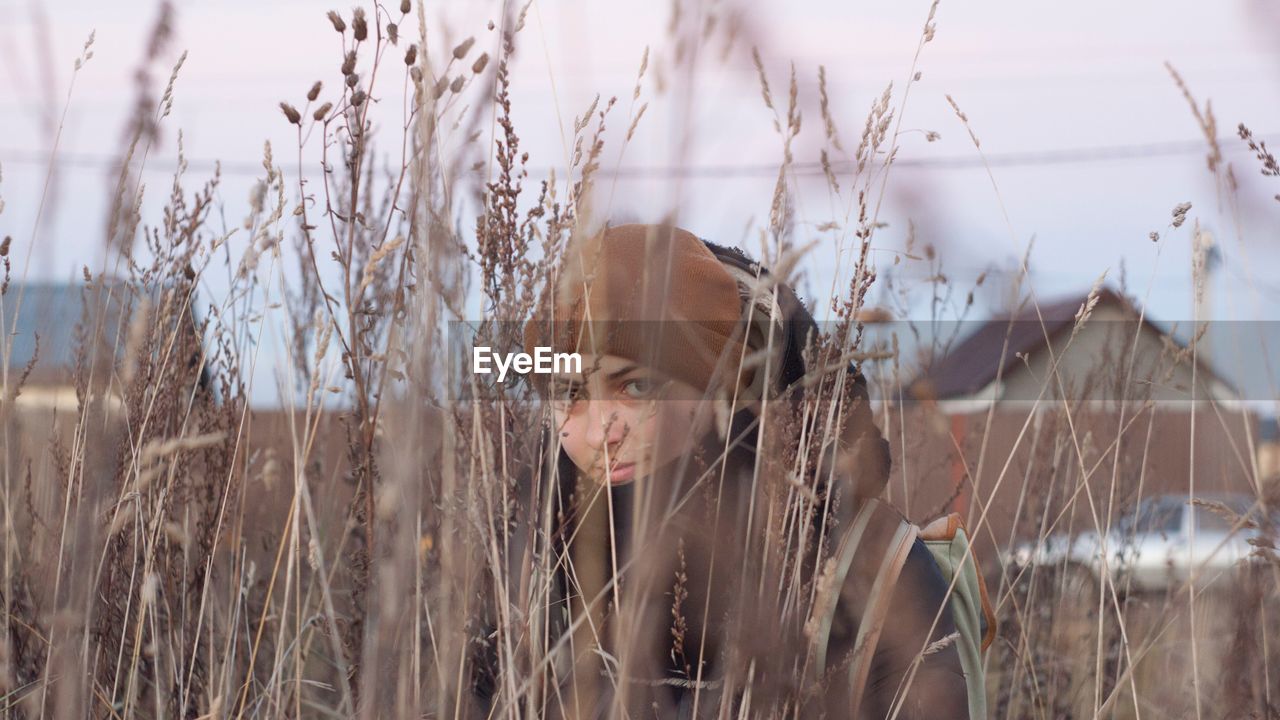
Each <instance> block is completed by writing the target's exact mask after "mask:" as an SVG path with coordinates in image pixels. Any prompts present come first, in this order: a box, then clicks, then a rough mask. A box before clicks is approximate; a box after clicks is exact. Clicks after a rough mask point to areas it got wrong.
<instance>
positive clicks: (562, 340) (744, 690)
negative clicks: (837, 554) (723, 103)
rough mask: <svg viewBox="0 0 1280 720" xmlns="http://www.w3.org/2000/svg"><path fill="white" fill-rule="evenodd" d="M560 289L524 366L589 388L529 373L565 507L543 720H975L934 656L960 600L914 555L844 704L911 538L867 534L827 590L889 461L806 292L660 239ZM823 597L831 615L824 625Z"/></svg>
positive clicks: (739, 262) (671, 237) (532, 327)
mask: <svg viewBox="0 0 1280 720" xmlns="http://www.w3.org/2000/svg"><path fill="white" fill-rule="evenodd" d="M549 290H550V291H549V292H548V293H547V294H546V297H545V300H544V302H543V303H542V304H541V305H540V307H539V308H538V309H537V311H536V313H535V316H534V319H533V320H531V321H530V322H529V323H528V325H527V326H526V329H525V345H526V351H529V352H532V351H533V349H534V348H536V347H552V348H554V349H555V350H556V351H560V352H578V353H580V355H581V358H582V368H581V370H582V372H574V373H562V374H558V375H555V376H552V377H549V378H548V377H545V376H530V378H531V379H532V380H533V382H534V384H535V386H536V387H537V388H538V392H539V394H540V396H541V397H542V398H543V399H544V400H545V406H546V413H545V419H546V423H547V428H548V432H547V438H548V442H547V444H546V446H545V450H546V452H545V455H546V457H547V458H548V462H547V464H546V466H545V468H544V469H545V470H546V471H547V472H546V473H544V475H547V476H549V477H551V478H553V480H552V481H551V483H549V484H548V487H554V488H555V490H554V491H553V492H548V493H545V494H543V497H545V498H547V499H546V500H545V502H547V503H550V505H551V508H552V512H553V513H554V517H555V519H554V521H552V525H553V528H554V529H553V531H552V532H551V533H550V537H549V538H546V539H545V541H544V542H545V544H544V546H543V548H544V549H545V551H546V553H547V554H549V555H551V556H553V557H554V558H555V561H554V562H552V563H549V564H550V565H551V566H552V567H554V572H555V576H556V587H557V588H558V592H559V596H560V598H559V599H560V600H562V601H563V602H562V608H563V611H562V612H560V613H551V615H553V616H554V617H552V618H551V619H550V620H549V623H550V627H548V628H547V629H546V634H547V636H548V638H549V639H548V640H547V641H546V644H547V646H548V647H550V648H552V649H553V650H554V651H555V652H557V653H559V662H557V663H552V665H553V667H551V668H550V669H549V671H550V673H551V674H552V675H554V679H553V680H552V681H551V682H550V685H551V686H553V689H551V690H548V691H547V692H546V693H545V697H544V698H542V700H540V701H539V713H541V714H546V715H552V716H564V717H582V718H593V717H606V716H607V717H614V716H617V717H701V716H711V715H720V714H721V713H722V712H724V711H725V709H726V707H727V708H728V709H729V710H730V711H732V712H734V713H735V715H736V714H737V713H738V712H746V713H747V714H748V715H750V716H752V717H757V716H769V715H773V714H785V715H788V716H791V717H795V716H797V715H798V716H801V717H812V716H820V715H825V716H828V717H833V718H845V717H853V716H854V704H857V707H858V716H861V717H875V718H880V717H886V716H888V715H890V714H893V713H894V712H896V713H897V717H899V718H924V717H929V718H960V717H966V716H967V701H966V697H967V696H966V690H965V681H964V676H963V673H962V671H961V669H960V662H959V658H958V655H957V654H956V653H955V651H954V648H950V647H947V646H946V643H945V642H941V643H940V642H939V641H940V640H942V639H944V638H947V637H948V636H950V635H951V633H952V632H953V631H954V626H953V624H952V621H951V616H950V614H949V613H948V612H946V599H945V598H946V584H945V583H944V582H943V579H942V576H941V574H940V573H939V571H938V569H937V567H936V565H934V563H933V561H932V558H931V556H930V555H929V553H928V551H927V549H925V548H924V547H923V545H921V544H919V543H918V542H917V544H916V546H914V547H912V548H911V549H910V554H909V556H908V560H907V562H906V565H905V567H904V569H903V572H902V575H901V577H900V579H899V580H898V582H897V584H896V585H895V586H894V589H893V594H892V603H891V608H892V611H891V612H890V613H889V615H888V617H887V619H886V621H885V625H884V628H883V631H882V633H881V634H880V637H879V641H878V642H877V643H876V644H875V649H874V656H873V657H872V662H871V667H870V672H869V674H868V675H867V678H866V683H865V687H862V688H854V687H850V684H851V683H850V680H849V679H848V668H849V667H850V666H851V664H852V663H853V662H854V661H855V656H857V655H858V652H859V651H858V649H857V648H855V647H854V644H855V643H854V638H855V637H856V636H857V631H858V626H859V622H860V620H861V618H862V613H863V610H864V609H865V607H866V605H867V603H868V594H869V592H870V585H871V584H872V578H874V577H875V575H876V571H877V569H878V568H879V566H880V562H881V559H882V555H883V553H884V552H885V550H886V549H887V547H888V543H889V538H890V536H891V535H892V533H893V530H894V528H896V527H897V526H898V524H899V521H900V518H899V517H898V516H896V515H894V514H893V513H892V512H887V513H886V512H878V513H875V514H873V515H871V516H870V517H871V518H872V519H871V521H870V523H869V524H868V525H867V529H866V531H865V532H864V533H863V536H862V537H863V538H864V539H863V541H862V543H861V544H860V545H859V550H858V553H857V555H856V556H855V557H856V559H855V560H854V562H853V567H852V569H851V571H850V572H849V573H848V574H847V575H846V579H845V580H844V582H843V583H842V584H840V586H839V587H832V585H833V584H834V583H833V582H832V580H831V576H830V573H829V571H828V572H824V570H825V569H826V568H827V567H828V566H829V565H830V564H831V563H830V562H829V558H830V557H831V556H832V555H833V552H834V546H835V544H836V543H837V542H838V541H839V539H840V538H841V536H842V534H843V533H844V531H845V530H846V529H847V528H848V526H849V525H850V524H851V523H852V522H853V518H854V517H855V516H856V515H857V513H858V509H859V508H860V507H861V506H862V503H864V502H866V499H867V498H870V497H874V496H876V495H878V494H879V493H880V491H881V490H882V489H883V487H884V484H885V482H886V480H887V475H888V471H889V467H888V449H887V444H886V443H885V442H884V440H883V439H882V438H881V436H880V434H879V431H878V430H877V428H876V427H875V424H874V422H873V419H872V415H871V410H870V408H869V406H868V399H867V392H866V387H865V380H864V379H863V378H862V376H861V375H860V374H858V373H857V372H856V369H854V368H846V367H841V366H835V367H816V366H817V365H818V364H819V363H820V362H821V360H820V357H821V356H820V354H819V353H817V351H816V339H817V326H816V324H815V322H814V321H813V318H812V317H811V316H810V314H809V312H808V311H807V310H806V309H805V308H804V306H803V305H802V304H801V302H800V301H799V299H798V298H797V297H796V295H795V293H794V292H793V291H792V290H791V289H790V288H788V287H786V286H783V285H778V284H775V283H773V281H772V280H771V278H770V276H769V273H768V272H767V271H765V270H764V269H762V268H760V267H759V266H758V265H756V264H755V263H753V262H752V261H750V260H749V259H748V258H747V257H746V256H745V255H743V254H742V253H740V252H739V251H737V250H733V249H729V248H722V247H719V246H716V245H713V244H711V243H706V242H704V241H702V240H699V239H698V238H697V237H696V236H694V235H692V234H691V233H689V232H687V231H684V230H680V229H677V228H672V227H666V226H646V225H626V226H621V227H614V228H609V229H607V230H605V231H604V232H602V233H600V234H598V235H597V236H595V237H594V238H591V239H590V240H588V241H586V242H584V243H582V245H581V246H580V247H577V248H574V249H573V250H572V251H571V252H570V253H569V257H568V258H567V259H566V262H565V263H563V268H562V270H561V272H560V275H559V276H558V277H557V279H556V282H555V283H554V287H552V288H550V289H549ZM534 544H535V545H536V544H537V542H536V541H535V543H534ZM529 556H530V555H529V553H525V554H524V557H526V558H527V557H529ZM824 599H825V600H829V601H830V603H831V604H832V606H833V607H834V608H835V610H834V613H833V614H831V615H829V616H828V621H827V622H824V623H819V622H815V620H814V618H815V617H816V615H817V613H816V612H815V608H817V607H819V606H821V605H822V604H823V602H824ZM549 604H554V603H549ZM931 645H933V646H934V647H932V648H931V652H930V653H927V654H924V653H922V651H923V650H924V649H925V648H926V647H930V646H931ZM816 646H821V647H822V648H823V649H824V650H825V652H824V653H823V657H824V658H825V663H824V664H825V667H823V668H822V669H821V670H819V669H818V668H816V667H815V662H814V660H813V658H814V653H813V648H814V647H816ZM939 648H940V649H939Z"/></svg>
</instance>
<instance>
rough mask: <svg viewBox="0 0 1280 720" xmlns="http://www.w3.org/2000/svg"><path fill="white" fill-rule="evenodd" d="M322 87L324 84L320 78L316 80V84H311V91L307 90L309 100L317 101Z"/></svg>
mask: <svg viewBox="0 0 1280 720" xmlns="http://www.w3.org/2000/svg"><path fill="white" fill-rule="evenodd" d="M321 87H323V86H322V85H321V84H320V81H319V80H317V81H316V84H315V85H312V86H311V89H310V90H309V91H307V102H315V101H316V98H318V97H320V88H321Z"/></svg>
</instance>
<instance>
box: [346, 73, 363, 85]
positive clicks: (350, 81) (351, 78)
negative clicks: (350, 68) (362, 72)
mask: <svg viewBox="0 0 1280 720" xmlns="http://www.w3.org/2000/svg"><path fill="white" fill-rule="evenodd" d="M358 82H360V76H359V75H357V74H355V73H351V74H350V75H348V76H347V87H352V88H353V87H355V86H356V83H358Z"/></svg>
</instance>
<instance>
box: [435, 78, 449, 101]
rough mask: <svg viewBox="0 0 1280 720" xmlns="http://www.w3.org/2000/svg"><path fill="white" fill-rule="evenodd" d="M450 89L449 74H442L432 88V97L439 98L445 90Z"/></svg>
mask: <svg viewBox="0 0 1280 720" xmlns="http://www.w3.org/2000/svg"><path fill="white" fill-rule="evenodd" d="M448 89H449V76H448V75H441V76H440V79H439V80H437V81H436V86H435V87H434V88H432V90H431V95H432V97H437V98H438V97H440V96H441V95H444V91H445V90H448Z"/></svg>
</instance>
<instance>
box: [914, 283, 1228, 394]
mask: <svg viewBox="0 0 1280 720" xmlns="http://www.w3.org/2000/svg"><path fill="white" fill-rule="evenodd" d="M1087 299H1088V294H1087V293H1085V294H1079V295H1072V296H1069V297H1065V298H1061V299H1058V300H1054V301H1052V302H1047V303H1042V304H1041V305H1040V314H1039V316H1037V314H1036V308H1035V307H1034V306H1030V305H1027V304H1024V305H1023V306H1022V307H1021V308H1020V309H1019V310H1018V311H1017V312H1015V313H1009V314H1003V315H999V316H997V317H994V318H992V319H990V320H988V321H986V322H984V323H982V324H981V325H980V326H979V327H978V329H977V330H975V331H974V332H973V333H971V334H970V335H969V336H967V337H966V338H964V339H963V340H962V341H960V342H959V343H957V344H956V345H955V346H954V347H953V348H952V349H951V350H950V352H948V353H947V354H946V355H944V356H942V357H941V358H938V359H937V360H936V361H935V362H934V363H933V364H932V365H931V366H930V367H929V368H927V369H926V370H925V371H924V372H922V373H921V374H920V375H919V376H918V377H917V378H916V379H915V380H914V381H913V382H912V383H911V388H912V393H913V394H914V395H916V396H918V397H930V398H933V399H937V400H947V399H954V398H961V397H967V396H970V395H973V394H974V393H977V392H978V391H980V390H982V389H983V388H985V387H987V386H988V385H990V384H991V382H992V381H994V380H995V379H996V378H997V377H1004V376H1005V375H1007V374H1008V372H1009V371H1010V370H1011V368H1012V366H1013V365H1014V363H1017V362H1021V361H1020V360H1019V357H1018V356H1019V355H1027V354H1030V353H1032V352H1034V351H1036V350H1039V349H1041V348H1044V347H1045V345H1046V344H1047V341H1048V340H1051V339H1053V338H1056V337H1057V336H1058V335H1059V334H1061V333H1063V332H1069V331H1070V330H1071V328H1072V327H1073V326H1074V324H1075V317H1076V313H1077V312H1079V310H1080V307H1081V306H1082V305H1083V304H1084V303H1085V301H1086V300H1087ZM1108 305H1109V306H1112V307H1116V308H1118V309H1119V310H1120V311H1121V312H1123V313H1124V314H1126V315H1127V316H1130V317H1132V318H1133V319H1134V320H1137V319H1138V318H1139V317H1141V320H1142V324H1143V325H1144V326H1146V327H1148V328H1149V329H1151V330H1152V331H1153V332H1156V333H1159V334H1160V335H1166V336H1167V335H1168V333H1167V332H1166V331H1165V330H1164V329H1162V328H1160V327H1159V326H1157V325H1156V324H1155V323H1153V322H1152V321H1151V320H1150V318H1148V317H1146V316H1145V315H1144V314H1142V313H1139V311H1138V308H1137V307H1136V306H1135V305H1134V304H1133V303H1132V302H1130V301H1129V300H1128V299H1127V298H1125V297H1124V296H1123V295H1121V294H1119V293H1117V292H1116V291H1114V290H1112V289H1111V288H1109V287H1103V288H1102V289H1101V290H1099V293H1098V304H1097V306H1098V307H1103V306H1108ZM1041 318H1043V323H1044V324H1043V327H1042V326H1041ZM1006 338H1007V340H1008V346H1007V347H1006V345H1005V342H1006ZM1174 342H1177V343H1178V344H1179V345H1180V346H1181V345H1182V343H1181V342H1179V341H1178V340H1177V339H1176V338H1175V339H1174ZM1199 362H1200V367H1201V369H1202V370H1205V371H1208V372H1209V373H1210V374H1211V375H1212V376H1213V377H1214V378H1215V379H1218V380H1221V378H1220V377H1219V376H1218V375H1217V374H1216V373H1213V372H1212V370H1211V369H1209V368H1208V366H1207V365H1206V363H1205V362H1204V361H1203V360H1199Z"/></svg>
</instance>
